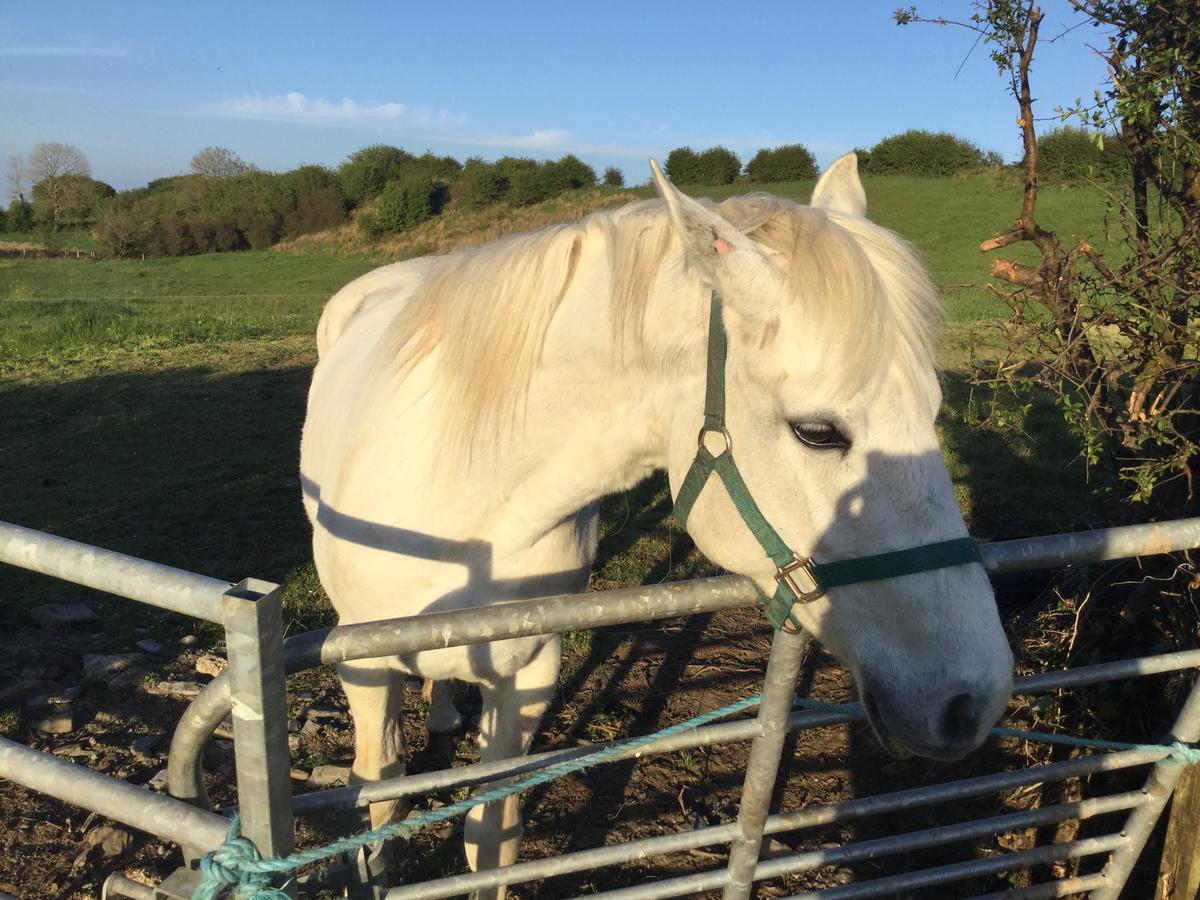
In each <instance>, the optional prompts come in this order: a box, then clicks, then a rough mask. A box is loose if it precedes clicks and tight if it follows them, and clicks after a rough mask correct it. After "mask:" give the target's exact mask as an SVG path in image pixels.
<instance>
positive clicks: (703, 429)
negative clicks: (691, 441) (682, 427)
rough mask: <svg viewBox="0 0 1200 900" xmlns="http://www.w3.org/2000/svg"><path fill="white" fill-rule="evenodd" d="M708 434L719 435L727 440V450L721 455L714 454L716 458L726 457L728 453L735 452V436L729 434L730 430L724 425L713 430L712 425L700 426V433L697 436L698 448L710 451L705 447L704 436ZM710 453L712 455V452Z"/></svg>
mask: <svg viewBox="0 0 1200 900" xmlns="http://www.w3.org/2000/svg"><path fill="white" fill-rule="evenodd" d="M706 434H719V435H721V437H723V438H725V449H724V450H722V451H721V452H720V453H713V456H714V457H717V456H724V455H725V454H726V453H732V452H733V435H731V434H730V433H729V429H728V428H726V427H725V426H724V425H722V426H721V427H720V428H713V427H712V426H711V425H701V426H700V433H699V434H697V435H696V446H697V447H699V448H700V449H702V450H708V448H707V447H705V446H704V436H705V435H706ZM709 452H710V453H712V451H711V450H709Z"/></svg>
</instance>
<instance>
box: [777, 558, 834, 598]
mask: <svg viewBox="0 0 1200 900" xmlns="http://www.w3.org/2000/svg"><path fill="white" fill-rule="evenodd" d="M813 565H814V564H813V561H812V560H811V559H809V558H807V557H804V556H800V555H798V554H795V553H793V554H792V561H791V562H789V563H785V564H784V565H782V566H780V567H779V568H778V569H777V570H776V571H775V582H776V583H777V584H782V583H784V582H787V586H788V587H789V588H790V589H791V591H792V593H793V594H795V595H796V602H797V603H812V602H813V601H814V600H819V599H820V598H821V597H824V596H825V589H824V588H823V587H821V583H820V582H819V581H817V573H816V572H815V571H813ZM797 576H802V578H800V579H798V578H797ZM802 582H803V583H802Z"/></svg>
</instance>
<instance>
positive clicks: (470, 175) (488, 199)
mask: <svg viewBox="0 0 1200 900" xmlns="http://www.w3.org/2000/svg"><path fill="white" fill-rule="evenodd" d="M507 192H508V179H507V178H506V177H505V176H504V174H503V173H501V172H500V170H499V169H497V167H496V166H495V165H492V164H489V163H486V162H484V161H483V160H482V159H480V158H479V157H472V158H471V159H468V160H467V162H466V165H464V166H463V169H462V175H461V176H460V177H459V180H458V184H457V185H456V188H455V191H454V195H455V197H456V198H457V199H458V200H459V201H460V202H461V203H462V204H463V205H465V206H467V207H468V208H471V209H481V208H482V207H485V206H490V205H491V204H493V203H499V202H500V201H501V200H502V199H504V195H505V194H506V193H507Z"/></svg>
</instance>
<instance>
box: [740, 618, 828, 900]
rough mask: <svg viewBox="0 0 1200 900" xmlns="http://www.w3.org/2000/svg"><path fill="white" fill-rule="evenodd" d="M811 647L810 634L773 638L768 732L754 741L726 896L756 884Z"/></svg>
mask: <svg viewBox="0 0 1200 900" xmlns="http://www.w3.org/2000/svg"><path fill="white" fill-rule="evenodd" d="M807 647H808V635H807V634H805V633H803V632H800V633H798V634H789V633H788V632H786V631H777V632H775V639H774V640H773V641H772V642H771V658H770V659H769V660H768V661H767V673H766V675H765V676H764V678H763V692H762V702H761V703H760V704H759V706H758V723H759V726H760V727H761V728H762V733H761V734H760V735H759V736H758V737H756V738H755V739H754V743H753V744H751V745H750V759H749V761H748V762H747V764H746V779H745V781H744V782H743V783H742V799H741V803H740V804H739V806H738V821H737V824H738V836H737V837H736V838H735V839H734V840H733V842H732V843H731V845H730V848H729V869H728V874H729V882H728V884H727V885H726V886H725V892H724V894H723V895H722V896H723V900H746V898H748V897H749V896H750V889H751V887H752V886H753V884H754V869H755V867H756V866H757V865H758V857H759V853H760V852H761V850H762V839H763V829H764V828H765V827H766V824H767V814H768V813H769V811H770V810H769V807H770V805H771V794H772V792H773V791H774V790H775V776H776V775H777V774H778V772H779V759H780V756H781V755H782V754H783V739H784V737H785V736H786V735H787V721H788V714H789V713H790V712H791V710H792V697H793V696H794V694H795V691H796V679H797V678H798V677H799V675H800V664H801V663H802V662H803V661H804V651H805V649H806V648H807Z"/></svg>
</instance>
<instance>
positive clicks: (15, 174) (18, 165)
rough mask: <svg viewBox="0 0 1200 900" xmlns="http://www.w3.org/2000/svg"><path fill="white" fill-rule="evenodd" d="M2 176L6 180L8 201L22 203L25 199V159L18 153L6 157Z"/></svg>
mask: <svg viewBox="0 0 1200 900" xmlns="http://www.w3.org/2000/svg"><path fill="white" fill-rule="evenodd" d="M4 177H5V180H6V181H7V182H8V199H9V202H10V203H23V202H24V201H25V160H23V159H22V158H21V155H20V154H19V153H14V154H13V155H12V156H10V157H9V158H8V164H7V166H6V167H5V172H4Z"/></svg>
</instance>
